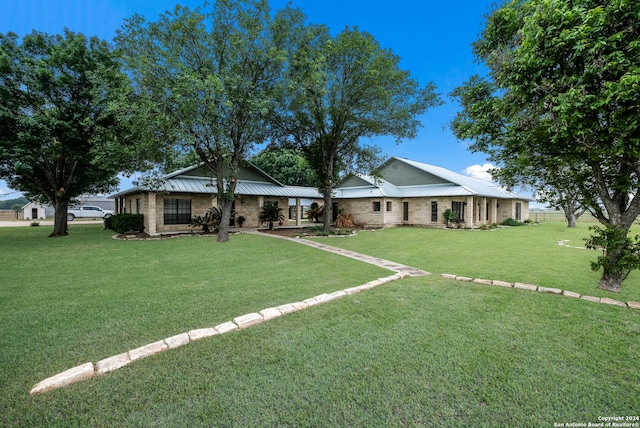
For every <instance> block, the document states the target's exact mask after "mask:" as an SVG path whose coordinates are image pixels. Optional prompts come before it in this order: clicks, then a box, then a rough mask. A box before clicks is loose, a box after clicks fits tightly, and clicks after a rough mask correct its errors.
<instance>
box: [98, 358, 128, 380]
mask: <svg viewBox="0 0 640 428" xmlns="http://www.w3.org/2000/svg"><path fill="white" fill-rule="evenodd" d="M129 363H131V358H129V353H128V352H123V353H122V354H118V355H114V356H112V357H109V358H105V359H104V360H100V361H98V362H97V363H96V374H99V375H100V374H105V373H109V372H112V371H114V370H117V369H119V368H121V367H124V366H126V365H127V364H129Z"/></svg>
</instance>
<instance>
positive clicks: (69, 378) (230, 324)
mask: <svg viewBox="0 0 640 428" xmlns="http://www.w3.org/2000/svg"><path fill="white" fill-rule="evenodd" d="M250 233H256V234H259V235H261V236H268V237H275V238H282V239H288V240H291V241H294V242H297V243H300V244H304V245H309V246H311V247H315V248H318V249H320V250H323V251H330V252H333V253H336V254H340V255H343V256H345V257H350V258H352V259H356V260H360V261H362V262H365V263H370V264H374V265H377V266H380V267H383V268H385V269H388V270H391V271H394V272H395V274H394V275H391V276H387V277H384V278H379V279H377V280H374V281H369V282H367V283H366V284H363V285H360V286H357V287H351V288H347V289H344V290H340V291H335V292H333V293H324V294H320V295H318V296H315V297H311V298H309V299H305V300H303V301H301V302H294V303H287V304H284V305H280V306H277V307H273V308H266V309H263V310H261V311H259V312H254V313H250V314H245V315H241V316H238V317H236V318H234V319H233V321H227V322H224V323H222V324H218V325H217V326H215V327H206V328H200V329H196V330H191V331H189V332H186V333H181V334H177V335H175V336H171V337H168V338H166V339H163V340H159V341H157V342H154V343H150V344H148V345H145V346H141V347H139V348H136V349H132V350H130V351H128V352H124V353H122V354H118V355H113V356H111V357H108V358H105V359H103V360H100V361H98V362H97V363H96V364H95V365H94V364H93V363H92V362H88V363H84V364H81V365H79V366H76V367H73V368H71V369H69V370H65V371H64V372H62V373H58V374H57V375H55V376H52V377H50V378H47V379H45V380H43V381H41V382H39V383H38V384H36V385H35V386H34V387H33V388H32V389H31V391H30V394H31V395H36V394H41V393H43V392H46V391H50V390H53V389H57V388H61V387H63V386H67V385H71V384H73V383H76V382H79V381H82V380H85V379H89V378H92V377H94V376H99V375H102V374H105V373H109V372H112V371H114V370H117V369H119V368H121V367H124V366H126V365H128V364H131V363H133V362H134V361H137V360H141V359H143V358H146V357H149V356H151V355H155V354H158V353H160V352H164V351H167V350H169V349H175V348H178V347H180V346H184V345H187V344H188V343H190V342H193V341H196V340H200V339H204V338H205V337H211V336H217V335H220V334H225V333H229V332H232V331H236V330H241V329H244V328H247V327H251V326H253V325H256V324H260V323H262V322H265V321H268V320H270V319H273V318H276V317H280V316H282V315H286V314H289V313H292V312H296V311H300V310H303V309H307V308H310V307H312V306H316V305H319V304H322V303H326V302H330V301H332V300H335V299H339V298H342V297H346V296H350V295H352V294H355V293H359V292H361V291H365V290H369V289H371V288H374V287H377V286H378V285H382V284H386V283H388V282H391V281H397V280H399V279H402V278H406V277H410V276H424V275H429V273H428V272H425V271H423V270H420V269H416V268H413V267H411V266H406V265H403V264H400V263H395V262H391V261H388V260H383V259H379V258H376V257H371V256H367V255H365V254H360V253H356V252H354V251H348V250H343V249H341V248H336V247H332V246H329V245H324V244H322V243H318V242H314V241H309V240H306V239H300V238H288V237H284V236H279V235H271V234H264V233H259V232H250Z"/></svg>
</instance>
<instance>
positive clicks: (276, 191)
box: [111, 173, 322, 198]
mask: <svg viewBox="0 0 640 428" xmlns="http://www.w3.org/2000/svg"><path fill="white" fill-rule="evenodd" d="M216 191H217V188H216V181H215V180H214V179H211V178H206V177H191V176H179V175H178V176H176V175H175V173H174V174H170V175H169V176H166V177H165V179H164V180H162V182H161V183H160V184H158V186H156V187H154V188H150V187H144V186H138V187H134V188H131V189H127V190H124V191H122V192H118V193H116V194H114V195H111V197H116V196H123V195H127V194H131V193H140V192H167V193H204V194H211V193H215V192H216ZM236 194H238V195H249V196H282V197H289V198H322V195H320V193H318V191H317V190H316V189H314V188H310V187H298V186H284V185H281V184H276V183H268V182H257V181H242V180H239V181H238V184H237V185H236Z"/></svg>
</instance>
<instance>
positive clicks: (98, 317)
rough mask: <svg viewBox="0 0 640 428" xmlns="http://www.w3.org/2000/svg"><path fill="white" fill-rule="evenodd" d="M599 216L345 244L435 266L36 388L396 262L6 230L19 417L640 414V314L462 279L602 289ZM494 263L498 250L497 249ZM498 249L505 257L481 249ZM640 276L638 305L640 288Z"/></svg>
mask: <svg viewBox="0 0 640 428" xmlns="http://www.w3.org/2000/svg"><path fill="white" fill-rule="evenodd" d="M585 230H586V229H581V230H577V231H569V230H567V229H566V228H563V227H562V226H561V225H560V224H553V223H549V224H544V225H541V226H532V227H521V228H513V229H504V230H499V231H494V232H470V231H443V230H425V229H392V230H385V231H381V232H367V233H360V234H359V235H358V236H357V237H354V238H341V239H338V238H336V239H330V240H326V241H325V242H327V243H329V244H330V245H336V246H342V247H345V248H347V247H348V248H352V249H355V250H358V251H362V252H365V253H368V254H372V255H377V256H380V257H384V258H388V259H391V260H394V261H398V262H402V263H406V264H410V265H413V266H416V267H420V268H423V269H425V270H428V271H431V272H433V273H434V275H431V276H427V277H421V278H412V279H405V280H401V281H397V282H394V283H390V284H385V285H383V286H380V287H378V288H375V289H373V290H370V291H366V292H363V293H359V294H356V295H353V296H350V297H347V298H343V299H340V300H336V301H333V302H330V303H326V304H324V305H321V306H316V307H313V308H310V309H307V310H305V311H301V312H297V313H294V314H289V315H286V316H283V317H280V318H277V319H274V320H271V321H269V322H267V323H263V324H260V325H258V326H254V327H252V328H249V329H247V330H242V331H239V332H233V333H229V334H226V335H223V336H217V337H212V338H209V339H204V340H201V341H198V342H194V343H191V344H189V345H188V346H185V347H182V348H179V349H177V350H172V351H168V352H165V353H162V354H159V355H157V356H154V357H150V358H147V359H145V360H142V361H139V362H135V363H133V364H131V365H129V366H127V367H124V368H122V369H120V370H117V371H115V372H113V373H109V374H106V375H104V376H99V377H96V378H93V379H91V380H88V381H85V382H80V383H77V384H75V385H72V386H69V387H66V388H62V389H59V390H55V391H51V392H48V393H45V394H42V395H39V396H35V397H30V396H29V395H28V392H29V390H30V388H31V387H32V386H33V385H34V384H35V383H37V382H38V381H40V380H42V379H44V378H46V377H49V376H52V375H53V374H55V373H57V372H59V371H62V370H65V369H68V368H70V367H73V366H75V365H78V364H81V363H84V362H88V361H92V362H96V361H98V360H100V359H102V358H105V357H108V356H111V355H115V354H118V353H120V352H124V351H126V350H129V349H132V348H135V347H138V346H141V345H144V344H146V343H150V342H154V341H157V340H160V339H162V338H165V337H168V336H171V335H174V334H178V333H182V332H185V331H188V330H190V329H194V328H201V327H208V326H214V325H216V324H219V323H221V322H224V321H227V320H230V319H232V318H233V317H236V316H238V315H242V314H245V313H248V312H255V311H259V310H261V309H264V308H267V307H269V306H275V305H280V304H283V303H289V302H294V301H298V300H302V299H305V298H308V297H312V296H315V295H318V294H321V293H324V292H331V291H335V290H340V289H344V288H347V287H352V286H355V285H360V284H363V283H365V282H367V281H370V280H372V279H374V278H378V277H382V276H387V275H389V272H388V271H385V270H383V269H379V268H377V267H374V266H370V265H367V264H364V263H360V262H357V261H354V260H350V259H347V258H343V257H340V256H337V255H333V254H329V253H325V252H321V251H318V250H315V249H313V248H309V247H306V246H302V245H298V244H295V243H290V242H286V241H282V240H276V239H271V238H263V237H258V236H252V235H241V236H232V237H231V240H230V242H228V243H226V244H219V243H217V242H215V239H212V238H197V237H194V238H181V239H173V240H166V241H150V242H131V241H130V242H122V241H113V240H111V239H110V238H109V237H110V232H106V231H102V230H100V228H99V227H96V226H79V225H76V226H72V227H71V229H70V232H71V235H70V236H68V237H66V238H56V239H47V238H46V235H47V234H48V232H49V230H47V229H45V228H19V229H17V228H15V229H14V228H4V229H0V255H1V257H0V270H1V272H2V281H0V320H1V323H0V325H1V326H2V331H3V334H2V335H1V336H0V349H1V350H2V352H1V353H0V393H1V394H2V398H1V399H0V425H2V426H247V427H255V426H296V427H297V426H363V427H370V426H443V427H450V426H553V423H554V422H558V423H566V422H585V423H586V422H597V421H598V419H597V418H598V416H612V415H623V416H626V415H635V414H637V413H636V412H637V411H638V409H640V398H639V397H640V384H639V383H638V378H639V377H640V364H639V363H640V346H638V341H639V339H640V311H632V310H629V309H624V308H619V307H614V306H608V305H602V304H596V303H592V302H586V301H582V300H577V299H571V298H566V297H561V296H554V295H547V294H542V293H534V292H527V291H522V290H515V289H504V288H499V287H491V286H481V285H475V284H467V283H461V282H458V281H451V280H444V279H441V278H439V277H438V276H437V275H435V274H436V273H440V272H450V273H456V274H459V275H467V276H473V277H487V278H490V279H504V280H509V281H521V282H531V283H534V284H539V285H544V286H548V287H559V288H563V289H569V290H572V291H577V292H581V293H585V294H591V295H599V294H598V291H597V290H596V289H595V285H596V284H597V278H598V275H597V274H596V273H592V272H590V271H589V266H588V261H589V260H590V259H591V258H593V257H594V254H595V253H592V252H587V251H581V250H575V249H570V248H561V247H558V246H557V245H556V242H555V241H557V240H559V239H570V240H572V242H575V243H576V244H578V245H579V244H581V241H580V239H581V237H582V236H583V235H584V234H585ZM492 258H493V259H492ZM483 259H487V260H488V261H483ZM638 282H639V278H638V275H632V276H631V277H630V278H629V280H628V282H626V283H625V284H623V293H622V295H621V296H610V295H608V294H604V295H607V296H609V297H613V298H617V299H621V300H636V301H640V290H638V288H639V287H638Z"/></svg>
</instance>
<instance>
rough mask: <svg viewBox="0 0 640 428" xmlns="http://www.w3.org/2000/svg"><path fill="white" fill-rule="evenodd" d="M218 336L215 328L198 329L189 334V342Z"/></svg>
mask: <svg viewBox="0 0 640 428" xmlns="http://www.w3.org/2000/svg"><path fill="white" fill-rule="evenodd" d="M216 334H220V333H219V332H218V330H216V329H215V328H199V329H196V330H191V331H190V332H189V340H199V339H204V338H205V337H211V336H215V335H216Z"/></svg>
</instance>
